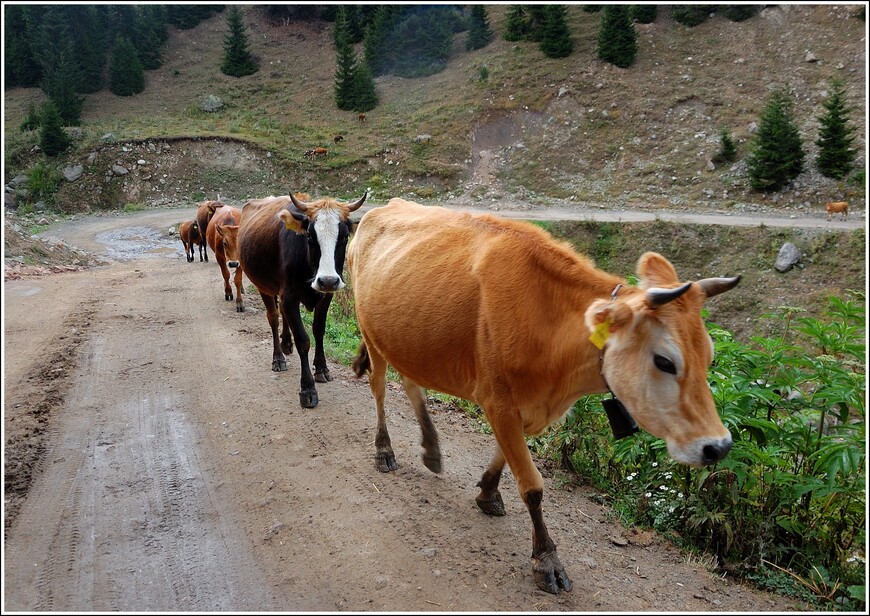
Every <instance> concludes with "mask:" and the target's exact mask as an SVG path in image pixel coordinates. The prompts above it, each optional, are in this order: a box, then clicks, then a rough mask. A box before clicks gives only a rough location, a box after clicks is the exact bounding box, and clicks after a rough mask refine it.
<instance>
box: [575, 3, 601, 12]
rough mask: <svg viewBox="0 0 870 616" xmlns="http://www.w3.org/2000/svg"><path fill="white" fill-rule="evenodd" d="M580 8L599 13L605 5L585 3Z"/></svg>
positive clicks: (584, 10)
mask: <svg viewBox="0 0 870 616" xmlns="http://www.w3.org/2000/svg"><path fill="white" fill-rule="evenodd" d="M580 8H582V9H583V12H584V13H597V12H598V11H600V10H601V9H602V8H603V7H602V5H600V4H584V5H582V6H581V7H580Z"/></svg>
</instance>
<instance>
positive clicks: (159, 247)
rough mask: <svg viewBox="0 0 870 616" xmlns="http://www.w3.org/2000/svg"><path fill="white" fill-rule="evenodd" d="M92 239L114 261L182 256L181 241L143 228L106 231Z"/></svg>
mask: <svg viewBox="0 0 870 616" xmlns="http://www.w3.org/2000/svg"><path fill="white" fill-rule="evenodd" d="M94 239H95V240H96V241H97V242H98V243H100V244H103V245H104V246H105V254H106V256H107V257H109V258H110V259H113V260H115V261H132V260H133V259H141V258H142V257H147V256H154V257H157V256H174V255H176V254H178V255H183V254H184V250H183V247H182V244H181V241H180V240H179V239H178V237H177V236H175V237H172V236H166V235H165V234H163V233H161V232H159V231H157V230H155V229H152V228H150V227H145V226H138V227H125V228H124V229H116V230H112V231H106V232H104V233H100V234H98V235H96V236H95V237H94Z"/></svg>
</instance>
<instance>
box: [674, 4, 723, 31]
mask: <svg viewBox="0 0 870 616" xmlns="http://www.w3.org/2000/svg"><path fill="white" fill-rule="evenodd" d="M715 10H716V7H715V6H707V5H703V4H701V5H698V4H678V5H676V6H674V12H673V13H672V15H673V18H674V21H676V22H677V23H681V24H683V25H684V26H688V27H690V28H694V27H695V26H697V25H699V24H702V23H704V22H705V21H707V18H708V17H709V16H710V13H711V12H713V11H715Z"/></svg>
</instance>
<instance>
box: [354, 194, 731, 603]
mask: <svg viewBox="0 0 870 616" xmlns="http://www.w3.org/2000/svg"><path fill="white" fill-rule="evenodd" d="M348 266H349V269H350V273H351V282H352V287H353V292H354V299H355V307H356V314H357V320H358V323H359V328H360V332H361V334H362V345H361V346H360V353H359V356H358V357H357V359H356V360H355V362H354V370H355V371H356V373H357V375H359V376H362V375H363V374H364V373H365V372H370V376H369V385H370V387H371V390H372V394H373V396H374V399H375V407H376V410H377V417H378V423H377V425H378V429H377V435H376V437H375V447H376V463H377V468H378V470H380V471H383V472H388V471H392V470H395V469H396V468H397V464H396V458H395V454H394V453H393V448H392V445H391V443H390V436H389V434H388V432H387V426H386V415H385V412H384V399H385V384H386V371H387V365H388V364H390V365H392V366H393V368H395V370H396V372H398V373H399V374H400V375H401V376H402V383H403V386H404V388H405V392H406V393H407V394H408V397H409V399H410V400H411V404H412V406H413V407H414V411H415V413H416V416H417V419H418V421H419V423H420V427H421V432H422V436H423V441H422V443H423V449H424V452H423V463H424V464H425V465H426V467H427V468H429V469H430V470H432V471H434V472H440V471H441V450H440V447H439V444H438V434H437V431H436V429H435V425H434V424H433V422H432V419H431V418H430V417H429V414H428V411H427V410H426V395H425V391H424V388H429V389H435V390H438V391H442V392H444V393H447V394H450V395H452V396H456V397H459V398H465V399H467V400H470V401H472V402H474V403H476V404H478V405H479V406H480V407H481V408H482V409H483V411H484V413H485V414H486V417H487V419H488V420H489V423H490V425H491V426H492V431H493V434H494V435H495V439H496V443H497V448H496V452H495V456H494V457H493V459H492V461H491V463H490V465H489V467H488V468H487V470H486V471H485V472H484V473H483V477H482V478H481V480H480V483H479V484H478V485H479V486H480V488H481V490H480V494H479V495H478V496H477V504H478V506H479V507H480V509H481V510H482V511H484V512H485V513H487V514H489V515H504V504H503V501H502V497H501V494H500V492H499V489H498V485H499V480H500V478H501V474H502V470H503V468H504V464H505V462H507V463H508V465H509V466H510V469H511V471H512V472H513V475H514V477H515V478H516V482H517V488H518V490H519V493H520V497H521V498H522V500H523V502H524V503H525V504H526V506H527V508H528V511H529V514H530V516H531V519H532V527H533V532H532V559H533V570H534V576H535V581H536V583H537V585H538V587H539V588H541V589H542V590H545V591H547V592H552V593H558V592H560V590H562V589H564V590H570V589H571V580H570V579H569V578H568V575H567V573H566V571H565V569H564V568H563V566H562V563H561V562H560V561H559V558H558V556H557V555H556V546H555V544H554V543H553V541H552V540H551V539H550V535H549V533H548V532H547V527H546V526H545V524H544V516H543V511H542V507H541V505H542V500H543V480H542V478H541V474H540V473H539V472H538V470H537V468H535V464H534V462H533V461H532V457H531V454H530V453H529V448H528V446H527V445H526V442H525V439H524V434H539V433H540V432H541V431H542V430H544V429H545V428H546V427H547V426H549V425H550V424H551V423H553V422H554V421H556V420H557V419H559V418H560V417H562V416H563V415H564V414H565V413H566V412H567V411H568V409H569V408H571V405H572V404H573V403H574V402H575V401H576V400H577V399H578V398H579V397H580V396H584V395H587V394H593V393H602V392H606V391H608V385H609V388H610V389H611V390H612V391H613V393H614V394H615V395H616V396H618V397H619V398H620V399H621V400H622V402H623V403H624V405H625V407H626V408H627V409H628V411H629V412H630V413H631V415H633V416H634V417H635V418H636V420H637V423H638V424H640V426H641V427H642V428H644V429H646V430H648V431H649V432H651V433H652V434H654V435H655V436H658V437H660V438H662V439H664V440H665V442H666V443H667V446H668V451H669V453H670V455H671V456H672V457H673V458H674V459H675V460H677V461H679V462H682V463H685V464H690V465H706V464H712V463H714V462H716V461H718V460H720V459H722V458H723V457H724V456H725V455H727V453H728V451H729V450H730V448H731V434H730V433H729V431H728V429H727V428H725V426H724V425H723V424H722V421H721V420H720V419H719V416H718V414H717V412H716V406H715V404H714V402H713V396H712V394H711V392H710V388H709V385H708V383H707V369H708V367H709V365H710V363H711V361H712V358H713V344H712V341H711V339H710V337H709V335H708V334H707V332H706V330H705V328H704V324H703V322H702V319H701V308H702V306H703V304H704V302H705V300H706V299H707V298H709V297H712V296H714V295H717V294H719V293H722V292H723V291H727V290H728V289H730V288H732V287H733V286H734V285H736V284H737V282H738V281H739V277H735V278H710V279H705V280H700V281H696V282H686V283H681V282H680V279H679V278H678V277H677V273H676V271H675V270H674V268H673V266H672V265H671V264H670V262H668V261H667V259H665V258H664V257H662V256H661V255H659V254H656V253H651V252H648V253H645V254H643V255H642V256H641V257H640V260H639V261H638V266H637V274H638V277H639V279H640V281H641V283H640V286H639V287H632V286H630V285H628V284H627V283H626V281H625V280H624V279H621V278H618V277H616V276H613V275H611V274H608V273H606V272H603V271H601V270H598V269H596V268H595V266H594V264H593V263H592V262H591V261H589V260H588V259H586V258H585V257H582V256H580V255H578V254H577V253H575V252H574V251H573V250H572V249H571V248H570V247H569V246H568V245H567V244H564V243H562V242H557V241H556V240H554V239H553V238H552V237H551V236H550V235H549V234H547V233H546V232H545V231H543V230H542V229H540V228H538V227H536V226H534V225H532V224H530V223H525V222H519V221H511V220H503V219H499V218H496V217H494V216H489V215H472V214H468V213H461V212H455V211H450V210H447V209H444V208H440V207H427V206H422V205H419V204H416V203H412V202H408V201H405V200H403V199H392V200H391V201H390V202H389V203H388V204H387V205H386V206H384V207H379V208H374V209H372V210H370V211H369V212H367V213H366V214H365V216H363V218H362V220H361V221H360V224H359V228H358V229H357V232H356V236H355V238H354V240H353V242H352V243H351V246H350V248H349V250H348ZM593 333H594V334H595V335H594V336H593V335H592V334H593ZM598 345H600V347H601V348H600V349H599V346H598Z"/></svg>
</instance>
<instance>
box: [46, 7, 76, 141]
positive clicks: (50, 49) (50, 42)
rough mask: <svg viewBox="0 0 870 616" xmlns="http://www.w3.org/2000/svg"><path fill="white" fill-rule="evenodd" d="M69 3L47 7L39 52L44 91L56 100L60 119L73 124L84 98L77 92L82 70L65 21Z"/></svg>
mask: <svg viewBox="0 0 870 616" xmlns="http://www.w3.org/2000/svg"><path fill="white" fill-rule="evenodd" d="M66 8H67V7H61V6H52V7H48V8H47V9H46V11H45V13H44V14H43V15H42V21H41V23H40V26H39V40H38V45H39V49H40V52H39V55H38V60H39V63H40V65H41V67H42V75H43V79H42V82H41V84H40V86H41V87H42V91H43V92H45V93H46V95H48V98H50V99H51V100H52V102H54V104H55V107H56V109H57V112H58V113H59V114H60V117H61V121H62V122H63V123H64V125H66V126H74V125H76V124H78V123H79V122H80V121H81V115H82V106H83V105H84V99H83V98H82V97H81V96H79V95H78V93H77V92H78V90H79V83H80V81H79V73H78V67H77V65H76V64H75V61H74V59H73V58H74V53H75V52H74V49H73V41H72V37H71V36H70V31H69V27H68V25H67V23H66V17H65V9H66Z"/></svg>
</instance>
